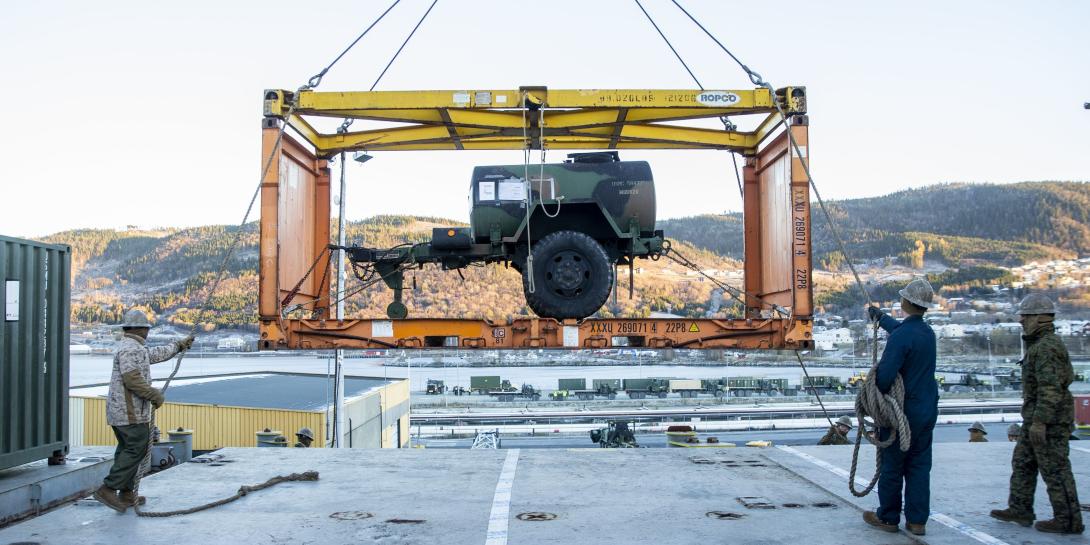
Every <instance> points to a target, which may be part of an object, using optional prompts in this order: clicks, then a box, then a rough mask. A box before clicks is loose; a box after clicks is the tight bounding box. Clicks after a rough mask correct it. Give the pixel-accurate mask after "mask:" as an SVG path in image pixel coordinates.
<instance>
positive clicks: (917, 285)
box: [897, 278, 935, 308]
mask: <svg viewBox="0 0 1090 545" xmlns="http://www.w3.org/2000/svg"><path fill="white" fill-rule="evenodd" d="M897 294H898V295H900V296H901V297H904V298H905V299H907V300H908V302H909V303H912V304H913V305H916V306H919V307H923V308H931V307H933V306H935V305H933V304H932V302H931V301H932V300H933V299H934V298H935V290H934V289H932V288H931V283H930V282H928V281H927V280H926V279H924V278H917V279H915V280H913V281H911V282H909V283H908V285H907V286H905V288H904V289H903V290H901V291H899V292H897Z"/></svg>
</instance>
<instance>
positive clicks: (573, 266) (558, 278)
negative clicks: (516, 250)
mask: <svg viewBox="0 0 1090 545" xmlns="http://www.w3.org/2000/svg"><path fill="white" fill-rule="evenodd" d="M590 276H591V267H590V260H588V259H587V257H586V256H584V255H583V254H582V253H581V252H577V251H575V250H563V251H560V252H557V253H556V255H554V256H552V259H550V260H549V262H548V265H546V267H545V284H546V287H547V288H548V290H549V291H550V292H552V293H555V294H557V295H560V296H562V297H568V298H573V297H578V296H580V295H582V294H583V290H584V289H585V288H586V285H587V283H589V282H590V279H591V278H590Z"/></svg>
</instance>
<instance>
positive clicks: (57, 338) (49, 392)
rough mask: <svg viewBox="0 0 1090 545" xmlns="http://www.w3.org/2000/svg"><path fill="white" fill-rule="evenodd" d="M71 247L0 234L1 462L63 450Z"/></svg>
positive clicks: (56, 455)
mask: <svg viewBox="0 0 1090 545" xmlns="http://www.w3.org/2000/svg"><path fill="white" fill-rule="evenodd" d="M70 280H71V249H70V248H69V247H68V246H60V245H52V244H42V243H40V242H34V241H30V240H20V239H14V238H7V237H0V302H2V303H3V306H4V321H3V322H0V324H2V326H0V363H2V364H3V365H2V366H0V406H2V407H3V411H0V415H2V417H0V418H3V420H2V421H0V470H2V469H7V468H9V467H14V466H17V465H22V464H25V463H27V462H33V461H36V460H41V459H42V458H50V460H51V461H60V460H61V459H62V458H63V456H64V455H65V454H67V453H68V317H69V312H70V310H69V305H70V302H69V297H70V292H69V285H70Z"/></svg>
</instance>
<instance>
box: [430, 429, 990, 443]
mask: <svg viewBox="0 0 1090 545" xmlns="http://www.w3.org/2000/svg"><path fill="white" fill-rule="evenodd" d="M967 427H968V426H966V425H964V424H952V425H940V426H936V427H935V442H937V443H959V442H965V441H968V440H969V432H968V431H966V428H967ZM989 427H994V428H996V429H995V430H993V431H992V433H991V436H990V439H991V440H993V441H1006V440H1007V438H1006V436H1005V434H1004V432H1003V430H1001V429H999V428H1000V427H1001V426H999V425H990V426H989ZM1002 427H1006V426H1005V425H1003V426H1002ZM824 434H825V430H824V429H820V430H818V429H808V430H774V431H745V432H719V433H701V434H699V435H700V439H701V442H704V441H706V440H707V438H708V437H710V436H715V437H718V438H719V440H720V441H723V442H726V443H735V444H737V445H742V444H745V443H746V442H747V441H753V440H771V441H772V442H773V444H776V445H790V446H796V445H816V444H817V442H818V440H819V439H821V436H822V435H824ZM849 436H850V437H852V438H853V440H854V438H855V434H854V432H852V433H851V434H849ZM501 441H502V443H503V447H504V448H592V447H594V445H593V443H591V442H590V438H589V437H588V436H587V435H583V434H580V435H551V436H537V437H515V436H507V437H502V438H501ZM636 441H637V442H638V443H639V444H640V445H642V446H646V447H649V448H663V447H666V437H665V435H663V434H660V433H656V434H637V435H636ZM413 443H414V444H418V445H419V444H423V445H425V446H427V448H469V446H470V445H471V444H473V439H472V438H467V439H424V440H418V439H415V438H414V439H413Z"/></svg>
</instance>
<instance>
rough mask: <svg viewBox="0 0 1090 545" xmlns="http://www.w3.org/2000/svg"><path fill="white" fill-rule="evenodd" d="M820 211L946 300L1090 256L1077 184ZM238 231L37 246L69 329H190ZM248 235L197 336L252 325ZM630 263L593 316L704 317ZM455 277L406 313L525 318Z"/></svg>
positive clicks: (822, 232) (497, 284)
mask: <svg viewBox="0 0 1090 545" xmlns="http://www.w3.org/2000/svg"><path fill="white" fill-rule="evenodd" d="M829 204H830V207H831V211H832V213H833V214H834V216H835V217H836V221H837V222H838V225H839V226H840V227H841V230H842V232H843V234H844V236H845V238H846V241H847V244H848V247H849V248H850V252H851V253H852V257H853V259H855V260H857V261H863V260H865V261H870V262H871V264H872V265H874V266H878V267H883V266H886V265H892V264H897V265H903V266H907V267H911V268H916V269H919V268H921V267H923V266H924V265H925V264H928V265H929V267H931V268H932V269H933V268H934V265H935V264H938V265H939V266H940V268H941V266H945V267H950V268H953V269H956V270H953V271H949V272H946V273H941V274H939V273H936V274H935V275H933V276H932V280H933V282H935V283H936V284H938V285H941V286H945V287H946V288H947V289H946V291H948V292H951V293H953V292H961V291H965V290H968V289H972V288H973V287H978V286H980V285H983V284H985V283H991V282H1001V281H1007V280H1009V274H1008V273H1007V272H1006V271H1004V270H1003V269H1000V268H997V267H996V266H1014V265H1020V264H1023V263H1025V262H1027V261H1031V260H1049V259H1055V258H1071V257H1075V256H1077V255H1079V256H1085V255H1087V254H1090V227H1088V225H1087V224H1088V223H1090V184H1086V183H1069V182H1042V183H1021V184H1011V185H961V184H950V185H938V186H932V187H927V188H922V189H915V190H910V191H902V192H898V193H894V194H891V195H887V196H884V197H876V198H869V199H854V200H846V201H837V202H832V203H829ZM813 215H814V217H813V224H814V229H815V232H814V254H815V258H814V260H815V265H816V267H817V268H819V269H825V270H834V271H835V270H841V269H842V268H843V266H844V258H843V256H842V255H840V253H839V252H838V251H836V250H835V245H834V243H833V241H832V240H831V239H830V237H829V234H828V229H827V224H826V222H825V219H824V218H823V217H822V216H821V214H820V211H819V210H818V209H817V208H816V207H815V209H814V212H813ZM449 225H464V224H459V223H458V222H454V221H451V220H447V219H443V218H434V217H413V216H377V217H374V218H370V219H367V220H364V221H359V222H351V223H350V224H349V226H348V233H347V237H348V241H349V244H357V245H358V244H362V243H364V242H365V243H366V245H368V246H373V247H390V246H394V245H396V244H400V243H403V242H420V241H425V240H427V239H428V238H429V237H430V233H431V228H432V227H438V226H449ZM659 227H660V228H661V229H663V230H664V231H665V233H666V236H667V238H670V239H672V240H674V241H675V247H676V248H678V249H679V250H681V251H682V252H683V253H684V254H685V255H687V256H688V257H690V258H692V259H693V260H694V261H695V262H697V263H699V264H701V266H702V267H705V268H707V269H714V270H717V271H728V270H736V269H737V268H738V267H739V266H740V265H739V263H738V261H739V260H740V259H741V258H742V218H741V215H740V214H727V215H704V216H695V217H688V218H680V219H673V220H664V221H660V222H659ZM236 229H237V228H236V227H226V226H222V225H216V226H204V227H195V228H189V229H174V228H165V229H153V230H135V229H133V230H123V231H114V230H103V229H84V230H75V231H65V232H61V233H56V234H54V235H51V236H49V237H46V238H45V240H47V241H49V242H57V243H65V244H70V245H72V247H73V269H74V271H75V273H76V275H75V279H74V282H73V319H74V320H75V321H77V322H83V323H117V322H119V321H120V319H121V315H122V313H123V310H124V309H127V308H129V307H130V306H134V305H136V306H142V307H144V308H146V309H148V310H150V311H152V312H153V313H155V314H156V315H158V316H161V317H162V318H164V319H166V320H168V321H172V322H175V323H178V324H184V325H189V324H192V323H194V322H195V321H198V310H197V307H198V306H199V305H200V303H201V302H202V301H203V300H204V297H205V294H206V292H207V289H208V286H209V284H210V283H211V280H212V278H213V277H214V273H215V271H217V270H218V269H219V266H220V263H221V261H222V256H223V253H224V251H225V250H226V248H227V246H228V245H229V244H230V242H231V240H232V239H233V237H234V235H235V234H236ZM257 239H258V233H257V224H256V223H252V224H249V225H247V226H246V227H245V228H244V229H243V233H242V239H241V245H240V247H239V249H238V252H237V253H236V255H235V257H234V259H232V260H231V261H230V263H229V265H228V274H227V277H226V280H225V281H224V282H223V284H222V285H221V286H220V289H219V291H218V292H217V293H216V295H215V298H214V300H213V306H212V308H213V309H214V312H213V313H212V314H211V315H210V316H203V317H200V319H199V321H200V322H202V324H204V327H205V328H206V329H213V328H216V327H231V328H252V327H253V325H254V323H255V322H256V297H257V296H256V293H257V263H258V253H257ZM637 265H638V266H639V269H638V270H639V273H638V274H636V275H635V276H636V282H635V294H634V297H633V298H632V299H629V298H628V296H627V292H628V275H627V270H625V269H622V271H621V274H620V279H619V283H620V285H621V290H620V293H621V296H620V297H619V298H618V301H617V304H616V305H613V304H612V302H611V303H610V304H608V305H607V306H606V308H604V309H603V310H602V311H601V315H602V316H614V315H619V316H647V315H648V314H650V313H651V312H672V313H676V314H682V315H688V316H700V315H703V314H704V312H705V311H706V309H707V305H708V298H709V293H710V292H711V289H712V287H713V286H712V283H711V282H708V281H702V280H701V278H700V277H699V276H692V275H687V274H686V272H685V271H683V270H682V269H681V268H680V267H678V266H677V265H671V263H670V262H669V261H668V260H665V259H664V260H660V261H658V262H652V261H650V260H642V261H639V262H638V263H637ZM464 276H465V279H464V280H462V279H461V278H460V277H459V276H458V274H457V273H456V272H450V271H448V272H444V271H439V270H437V269H435V268H434V267H428V268H426V269H425V270H422V271H415V272H412V273H409V274H408V276H407V281H408V282H409V285H413V282H415V286H416V289H413V290H406V292H405V302H406V304H407V305H408V307H409V312H410V315H412V316H418V317H439V316H463V317H474V318H478V317H479V318H491V319H504V318H506V317H509V316H515V315H525V314H527V313H528V312H529V311H528V310H527V309H526V307H525V303H524V300H523V295H522V285H521V279H520V277H519V275H518V274H517V273H515V272H514V271H513V270H506V269H504V268H503V267H502V266H487V267H470V268H468V269H466V270H465V271H464ZM733 281H736V279H735V280H733ZM895 287H896V286H893V285H891V286H888V288H889V289H893V288H895ZM349 288H351V285H350V286H349ZM822 288H823V286H821V285H820V284H819V285H818V289H819V291H820V293H819V301H821V302H823V303H825V304H827V305H830V306H833V307H837V306H850V305H854V304H856V303H857V301H855V300H854V298H855V297H857V294H853V293H852V292H851V290H848V289H840V288H841V286H834V287H833V289H829V290H822ZM878 289H879V290H881V289H884V288H878ZM877 295H881V292H879V293H878V294H877ZM391 300H392V294H391V293H390V292H389V291H388V290H387V289H386V288H385V286H382V285H379V286H375V287H373V288H371V289H369V290H367V291H366V292H364V293H361V294H360V295H359V296H356V297H354V298H352V299H350V300H349V301H348V304H347V307H348V311H349V313H350V315H353V316H367V317H381V316H383V315H384V314H385V308H386V305H387V304H389V302H390V301H391ZM724 310H726V309H724Z"/></svg>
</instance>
